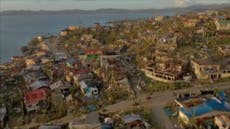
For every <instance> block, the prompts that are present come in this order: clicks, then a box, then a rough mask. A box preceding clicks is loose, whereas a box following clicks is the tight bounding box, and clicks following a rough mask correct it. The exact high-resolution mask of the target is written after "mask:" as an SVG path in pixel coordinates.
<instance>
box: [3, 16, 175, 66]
mask: <svg viewBox="0 0 230 129" xmlns="http://www.w3.org/2000/svg"><path fill="white" fill-rule="evenodd" d="M165 15H167V14H165ZM169 15H172V14H169ZM151 16H153V14H152V13H99V14H90V13H87V14H67V15H64V14H52V15H50V14H49V15H48V14H47V15H45V14H43V15H3V16H2V15H1V16H0V63H4V62H7V61H10V58H11V57H12V56H16V55H21V49H20V48H21V47H22V46H24V45H26V44H27V43H28V42H29V41H30V40H31V39H32V38H33V37H35V36H36V35H44V34H52V35H55V34H58V33H59V32H60V30H62V29H64V28H66V27H68V26H70V25H76V26H79V25H81V26H85V27H88V26H94V23H96V22H98V23H102V24H103V23H106V22H108V21H117V20H124V19H139V18H149V17H151Z"/></svg>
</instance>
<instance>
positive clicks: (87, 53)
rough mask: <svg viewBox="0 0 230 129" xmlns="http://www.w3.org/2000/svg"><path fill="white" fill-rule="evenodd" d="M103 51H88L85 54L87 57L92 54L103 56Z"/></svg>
mask: <svg viewBox="0 0 230 129" xmlns="http://www.w3.org/2000/svg"><path fill="white" fill-rule="evenodd" d="M102 53H103V52H102V51H101V50H86V51H85V54H86V55H92V54H98V55H102Z"/></svg>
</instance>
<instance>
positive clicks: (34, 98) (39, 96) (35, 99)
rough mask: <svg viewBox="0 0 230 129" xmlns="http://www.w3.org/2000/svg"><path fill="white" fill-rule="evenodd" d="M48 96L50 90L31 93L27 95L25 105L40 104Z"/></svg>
mask: <svg viewBox="0 0 230 129" xmlns="http://www.w3.org/2000/svg"><path fill="white" fill-rule="evenodd" d="M47 96H48V89H46V88H43V89H37V90H33V91H29V92H27V93H26V94H25V104H26V105H33V104H37V103H39V101H41V100H45V99H46V98H47Z"/></svg>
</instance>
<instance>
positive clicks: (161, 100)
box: [22, 82, 230, 129]
mask: <svg viewBox="0 0 230 129" xmlns="http://www.w3.org/2000/svg"><path fill="white" fill-rule="evenodd" d="M216 88H218V89H222V90H224V89H230V82H225V83H220V84H215V85H214V86H212V85H204V86H201V85H199V86H193V87H191V88H187V89H182V90H176V91H165V92H158V93H154V94H152V95H151V97H152V100H150V101H149V100H146V97H147V96H146V95H145V94H141V95H139V96H138V97H137V98H136V99H137V101H139V102H140V105H142V106H149V104H150V105H151V108H152V111H153V112H152V114H153V119H155V121H157V122H158V125H159V126H160V127H161V129H174V127H173V125H172V123H171V121H170V120H169V118H168V116H167V115H166V114H165V113H164V111H163V108H164V106H165V105H166V104H167V103H168V102H170V101H173V100H174V99H175V96H174V95H173V93H174V92H190V91H192V92H199V91H200V90H205V89H216ZM132 108H133V106H132V103H131V101H130V100H124V101H121V102H119V103H116V104H113V105H109V106H107V107H105V109H106V110H107V111H108V112H120V111H126V110H130V109H132ZM98 112H99V111H95V112H91V113H89V114H86V116H85V118H86V119H87V120H86V122H87V123H90V122H92V123H95V122H98V121H97V118H98V116H97V113H98ZM74 119H75V120H79V119H80V118H74V117H73V116H66V117H63V118H62V119H59V120H55V121H51V122H50V123H60V122H61V123H69V122H71V121H72V120H74ZM95 120H96V121H95ZM35 125H39V123H32V124H30V125H26V126H24V127H22V129H28V128H29V127H33V126H35Z"/></svg>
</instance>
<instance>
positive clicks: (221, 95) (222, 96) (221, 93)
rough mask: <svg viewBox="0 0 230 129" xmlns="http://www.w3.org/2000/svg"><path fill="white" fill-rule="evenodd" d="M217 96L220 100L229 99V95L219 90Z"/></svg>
mask: <svg viewBox="0 0 230 129" xmlns="http://www.w3.org/2000/svg"><path fill="white" fill-rule="evenodd" d="M217 96H218V97H219V99H220V100H222V101H229V100H230V99H229V97H228V96H227V95H226V94H225V92H223V91H221V92H218V93H217Z"/></svg>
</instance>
